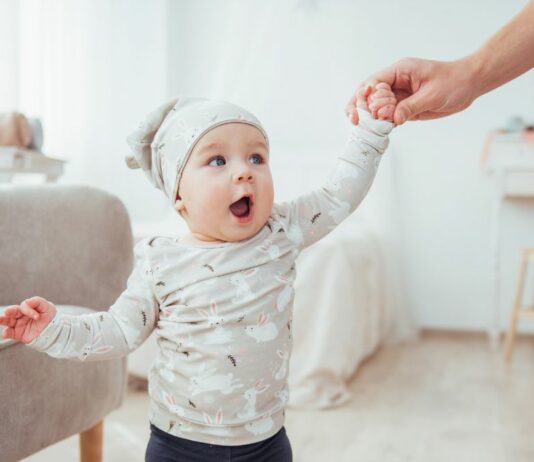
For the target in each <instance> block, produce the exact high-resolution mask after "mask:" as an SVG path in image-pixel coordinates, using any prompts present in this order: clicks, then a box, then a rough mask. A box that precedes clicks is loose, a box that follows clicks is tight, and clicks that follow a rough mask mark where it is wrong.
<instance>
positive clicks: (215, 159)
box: [208, 156, 226, 167]
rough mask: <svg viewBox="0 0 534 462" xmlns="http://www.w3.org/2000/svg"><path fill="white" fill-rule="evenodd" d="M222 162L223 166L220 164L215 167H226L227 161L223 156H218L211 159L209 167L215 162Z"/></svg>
mask: <svg viewBox="0 0 534 462" xmlns="http://www.w3.org/2000/svg"><path fill="white" fill-rule="evenodd" d="M219 160H220V161H222V164H219V163H216V164H215V165H214V167H220V166H221V165H225V164H226V161H225V160H224V157H223V156H217V157H214V158H213V159H211V160H210V161H209V163H208V165H212V164H213V162H216V161H219Z"/></svg>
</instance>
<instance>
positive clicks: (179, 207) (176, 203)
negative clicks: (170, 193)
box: [174, 196, 185, 213]
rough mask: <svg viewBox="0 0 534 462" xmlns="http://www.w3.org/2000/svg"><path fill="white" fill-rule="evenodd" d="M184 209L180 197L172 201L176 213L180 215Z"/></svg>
mask: <svg viewBox="0 0 534 462" xmlns="http://www.w3.org/2000/svg"><path fill="white" fill-rule="evenodd" d="M184 208H185V204H184V201H183V200H182V198H181V197H180V196H178V197H177V198H176V200H175V201H174V210H176V211H177V212H178V213H182V210H183V209H184Z"/></svg>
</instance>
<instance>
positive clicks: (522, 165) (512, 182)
mask: <svg viewBox="0 0 534 462" xmlns="http://www.w3.org/2000/svg"><path fill="white" fill-rule="evenodd" d="M482 167H483V169H484V171H485V172H486V173H489V174H492V175H493V177H494V178H495V195H494V203H493V220H492V254H493V257H492V262H493V264H492V270H493V271H492V272H493V307H492V311H493V313H492V320H491V322H490V325H489V326H488V335H489V339H490V343H491V345H492V347H493V348H497V347H498V345H499V341H500V334H501V325H500V302H499V301H500V299H499V297H500V276H501V275H500V250H501V214H502V207H503V202H504V201H505V200H508V199H515V198H534V134H532V133H528V132H518V133H501V132H494V133H491V134H490V135H489V137H488V140H487V143H486V147H485V150H484V153H483V156H482Z"/></svg>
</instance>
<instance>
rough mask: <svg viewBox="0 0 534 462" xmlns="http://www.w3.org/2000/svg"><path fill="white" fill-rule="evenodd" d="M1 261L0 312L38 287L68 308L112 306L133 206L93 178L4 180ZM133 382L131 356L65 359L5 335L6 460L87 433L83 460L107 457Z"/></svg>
mask: <svg viewBox="0 0 534 462" xmlns="http://www.w3.org/2000/svg"><path fill="white" fill-rule="evenodd" d="M0 261H1V264H0V311H3V309H5V307H6V306H8V305H13V304H19V303H20V302H21V301H22V300H24V299H26V298H29V297H31V296H33V295H39V296H42V297H44V298H46V299H48V300H50V301H52V302H53V303H55V304H56V305H58V309H59V310H60V311H61V310H65V311H67V312H71V313H84V312H90V311H102V310H107V309H108V308H109V307H110V306H111V305H112V304H113V302H114V301H115V300H116V298H117V297H118V296H119V295H120V293H121V292H122V291H123V290H124V289H125V288H126V281H127V279H128V276H129V274H130V272H131V270H132V268H133V239H132V231H131V227H130V219H129V216H128V213H127V211H126V209H125V207H124V205H123V203H122V202H121V201H120V200H119V199H118V198H117V197H115V196H113V195H111V194H109V193H106V192H104V191H101V190H99V189H95V188H92V187H88V186H70V185H68V186H67V185H46V184H45V185H31V186H13V185H8V186H0ZM1 329H2V327H0V331H1ZM126 386H127V369H126V358H122V359H116V360H107V361H97V362H87V363H83V362H77V361H73V360H64V359H62V360H60V359H55V358H52V357H50V356H48V355H46V354H44V353H39V352H37V351H35V350H32V349H31V348H28V347H26V346H25V345H23V344H21V343H18V342H15V341H13V340H4V339H0V396H1V397H2V398H1V399H0V459H1V460H2V462H14V461H18V460H20V459H22V458H24V457H27V456H29V455H31V454H33V453H35V452H37V451H39V450H41V449H43V448H45V447H47V446H50V445H52V444H54V443H56V442H58V441H60V440H62V439H64V438H66V437H69V436H71V435H74V434H77V433H80V451H81V460H82V461H83V462H99V461H101V458H102V429H103V425H102V421H103V419H104V417H105V416H106V415H107V414H108V413H110V412H111V411H112V410H114V409H117V408H118V407H120V406H121V404H122V400H123V397H124V393H125V391H126Z"/></svg>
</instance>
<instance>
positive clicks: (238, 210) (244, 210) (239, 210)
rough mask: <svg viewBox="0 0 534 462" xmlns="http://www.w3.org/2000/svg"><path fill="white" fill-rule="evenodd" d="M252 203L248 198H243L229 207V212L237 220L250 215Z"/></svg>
mask: <svg viewBox="0 0 534 462" xmlns="http://www.w3.org/2000/svg"><path fill="white" fill-rule="evenodd" d="M252 205H253V202H252V200H251V198H250V197H248V196H244V197H242V198H241V199H239V200H238V201H235V202H234V203H233V204H231V205H230V211H231V212H232V213H233V214H234V215H235V216H236V217H239V218H244V217H246V216H247V215H248V214H249V213H250V209H251V208H252Z"/></svg>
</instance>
